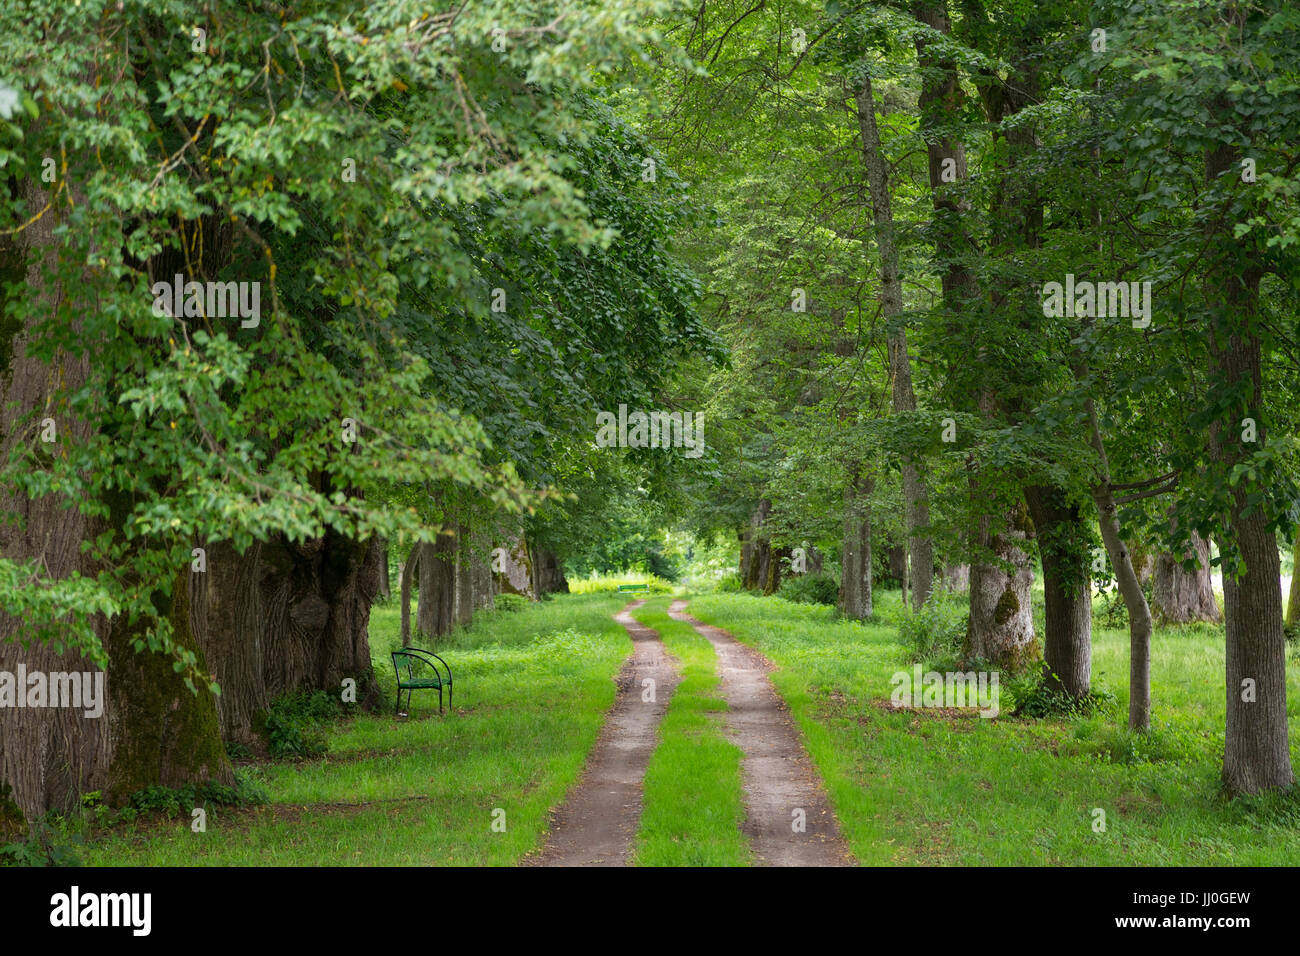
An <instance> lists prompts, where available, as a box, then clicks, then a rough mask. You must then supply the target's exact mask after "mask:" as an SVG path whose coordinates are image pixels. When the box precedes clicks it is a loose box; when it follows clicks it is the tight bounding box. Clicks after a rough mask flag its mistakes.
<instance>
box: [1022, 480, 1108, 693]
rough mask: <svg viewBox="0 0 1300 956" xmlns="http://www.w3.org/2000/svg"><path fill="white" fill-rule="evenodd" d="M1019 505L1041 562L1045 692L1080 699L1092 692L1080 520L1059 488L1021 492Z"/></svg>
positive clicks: (1088, 583)
mask: <svg viewBox="0 0 1300 956" xmlns="http://www.w3.org/2000/svg"><path fill="white" fill-rule="evenodd" d="M1025 503H1026V504H1027V505H1028V506H1029V514H1030V516H1031V517H1032V519H1033V522H1034V533H1035V536H1036V537H1037V539H1038V550H1039V554H1040V556H1041V557H1042V562H1043V591H1044V603H1045V605H1046V618H1045V621H1044V625H1045V627H1044V631H1045V635H1044V639H1043V663H1044V665H1045V667H1046V678H1047V686H1048V687H1051V688H1053V689H1055V690H1057V691H1059V692H1061V693H1063V694H1066V695H1067V696H1069V697H1073V698H1076V699H1077V698H1082V697H1086V696H1087V694H1088V692H1089V691H1090V690H1091V687H1092V579H1091V577H1090V575H1089V567H1088V565H1089V559H1090V555H1089V553H1088V547H1087V541H1088V535H1087V532H1086V531H1085V529H1084V523H1083V518H1082V516H1081V515H1080V514H1079V509H1078V507H1077V506H1076V505H1074V504H1072V503H1071V502H1069V501H1068V499H1067V497H1066V495H1065V493H1064V492H1063V491H1062V490H1061V489H1059V488H1051V487H1043V486H1036V485H1031V486H1029V487H1026V488H1025Z"/></svg>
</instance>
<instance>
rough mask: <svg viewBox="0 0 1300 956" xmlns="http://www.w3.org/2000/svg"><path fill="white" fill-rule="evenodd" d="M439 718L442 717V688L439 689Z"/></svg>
mask: <svg viewBox="0 0 1300 956" xmlns="http://www.w3.org/2000/svg"><path fill="white" fill-rule="evenodd" d="M438 716H439V717H441V716H442V688H441V687H439V688H438Z"/></svg>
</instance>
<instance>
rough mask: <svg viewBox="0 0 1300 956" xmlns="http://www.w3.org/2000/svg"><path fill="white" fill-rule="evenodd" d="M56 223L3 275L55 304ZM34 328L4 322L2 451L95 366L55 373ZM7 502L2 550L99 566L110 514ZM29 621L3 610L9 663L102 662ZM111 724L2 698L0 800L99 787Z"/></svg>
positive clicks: (48, 219) (30, 236) (31, 814)
mask: <svg viewBox="0 0 1300 956" xmlns="http://www.w3.org/2000/svg"><path fill="white" fill-rule="evenodd" d="M18 188H19V189H20V190H21V197H22V198H23V200H24V201H25V202H26V204H27V215H35V214H36V213H37V212H38V211H39V210H40V209H41V208H42V207H43V206H44V205H45V202H46V198H47V197H46V194H45V191H44V190H42V189H41V188H40V186H39V184H37V183H35V182H33V181H31V180H24V181H23V183H22V184H21V185H20V186H19V187H18ZM27 215H24V216H23V218H24V219H26V218H27ZM56 225H58V219H57V216H56V214H55V213H54V212H53V211H51V212H49V213H47V214H46V215H44V216H42V217H40V218H39V219H37V220H36V221H35V222H33V223H32V224H31V225H30V226H29V227H28V228H27V229H26V230H24V231H23V232H22V233H20V234H19V236H18V241H10V240H8V239H4V238H0V280H4V281H8V282H14V283H18V284H21V283H23V282H24V280H25V281H26V289H27V294H28V295H30V296H32V297H34V298H35V299H36V300H37V301H38V302H40V303H41V304H42V306H45V307H48V308H49V309H50V310H51V311H52V310H53V309H54V308H55V304H56V303H57V302H59V301H62V300H64V299H65V298H72V297H75V295H76V292H75V290H70V289H63V288H57V287H55V288H51V287H47V286H46V285H45V280H44V276H43V268H44V267H45V266H46V265H49V266H53V264H54V260H55V256H56V246H55V239H54V235H53V230H54V227H55V226H56ZM29 254H31V255H32V258H31V260H30V265H28V261H29V260H28V255H29ZM3 295H4V287H3V285H0V297H3ZM2 304H3V301H2V299H0V305H2ZM93 307H94V303H93V302H87V303H85V308H86V309H90V308H93ZM30 331H31V330H30V329H28V328H22V327H19V326H17V325H16V323H15V324H13V325H7V326H0V372H2V374H3V377H2V378H0V426H2V427H3V439H2V441H0V455H2V456H3V458H4V459H7V458H8V457H9V454H10V452H11V451H12V450H13V449H14V448H15V447H16V446H17V445H19V444H21V443H24V442H35V441H36V440H37V438H36V433H35V426H34V425H33V424H32V423H31V422H27V423H25V427H20V425H22V424H24V423H22V422H21V420H22V419H23V418H24V417H25V416H27V415H28V414H29V413H31V412H33V411H37V410H40V409H46V408H57V407H59V406H60V405H61V403H62V401H63V400H62V398H61V397H60V396H61V395H62V394H63V393H68V392H72V391H75V390H76V389H79V388H81V387H83V386H84V385H85V382H86V380H87V377H88V375H89V371H90V360H89V358H87V357H81V358H76V359H74V358H73V357H71V356H64V357H62V358H61V359H60V362H59V373H58V375H57V376H56V375H52V374H51V370H50V368H49V367H48V366H47V365H46V364H45V363H44V362H41V361H38V360H37V359H35V358H32V357H31V356H29V355H28V354H27V339H28V336H29V334H30ZM56 425H57V428H58V438H59V442H60V443H62V442H85V441H86V440H87V439H88V438H89V437H90V434H91V426H90V425H89V424H88V423H87V422H84V421H80V420H76V419H73V418H71V417H68V416H60V417H56ZM55 447H57V445H56V446H55ZM0 511H2V512H3V513H4V514H5V515H6V516H7V519H8V520H6V521H4V522H0V555H3V556H4V557H6V558H10V559H12V560H15V561H26V560H40V561H43V562H44V565H45V567H46V568H47V569H48V574H49V576H50V577H51V578H53V579H62V578H66V577H68V576H70V575H71V574H73V573H77V574H81V575H85V576H90V577H93V576H94V575H95V574H97V573H98V569H97V568H95V567H93V566H92V565H91V564H90V562H89V561H88V560H87V558H86V556H85V555H83V554H82V553H81V542H82V541H84V540H86V539H87V538H90V537H92V536H94V535H95V534H98V533H100V532H102V531H103V530H104V526H103V523H102V522H100V521H97V520H96V521H92V520H90V519H87V518H86V517H85V516H83V515H82V514H81V513H80V512H78V511H77V510H76V508H75V507H74V506H73V502H69V501H61V500H59V499H58V498H57V497H55V496H49V497H45V498H41V499H38V500H35V501H33V500H31V499H29V498H27V497H26V496H25V495H19V494H12V493H8V492H7V491H4V490H3V489H0ZM96 630H97V633H98V634H99V635H100V637H101V639H102V638H103V637H104V635H105V633H106V630H107V626H106V622H99V624H98V626H97V628H96ZM20 631H21V624H20V622H19V621H17V620H16V619H14V618H12V617H9V616H8V615H0V670H4V671H8V672H10V673H15V672H16V671H17V668H18V665H19V664H23V665H25V666H26V667H27V669H28V670H29V671H43V672H45V673H53V672H80V671H92V670H95V668H93V667H92V666H91V665H90V663H89V662H88V661H87V660H85V659H84V658H82V657H81V656H80V655H79V654H75V653H66V654H61V653H56V652H55V651H53V650H52V649H51V648H50V647H49V646H48V645H45V644H40V643H33V644H32V645H31V646H30V647H28V648H24V647H22V646H21V645H20V644H18V643H17V638H18V636H19V634H20ZM104 680H105V686H106V687H107V685H108V684H111V682H112V678H111V676H109V675H105V678H104ZM109 706H110V707H111V702H110V705H109ZM108 730H109V712H106V713H105V714H104V716H102V717H100V718H98V719H95V718H87V717H85V716H84V714H83V711H81V710H74V709H71V708H58V707H33V708H26V707H24V708H10V707H6V708H0V804H2V803H3V799H2V798H3V795H4V793H5V789H6V787H7V788H8V790H9V794H10V797H9V798H10V799H11V800H12V801H13V802H14V804H15V805H16V806H17V807H18V809H19V810H20V811H21V812H22V813H23V815H24V816H25V817H26V818H27V819H28V820H34V819H36V818H37V817H39V816H41V815H42V814H44V813H45V812H46V811H48V810H60V811H64V812H67V811H71V810H74V809H76V808H77V807H78V806H79V805H80V797H79V795H80V794H81V793H83V792H86V791H89V790H100V789H102V788H103V786H104V784H105V782H106V780H107V771H108V762H109V755H110V739H109V732H108Z"/></svg>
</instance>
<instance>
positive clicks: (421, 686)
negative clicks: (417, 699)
mask: <svg viewBox="0 0 1300 956" xmlns="http://www.w3.org/2000/svg"><path fill="white" fill-rule="evenodd" d="M435 661H436V662H439V663H441V664H442V666H443V669H444V670H445V671H446V676H445V677H444V676H443V672H442V671H440V670H438V664H437V663H435ZM393 670H395V671H397V708H396V712H397V715H398V716H399V717H400V716H401V715H402V691H406V709H407V711H410V709H411V693H412V692H413V691H417V690H437V691H438V713H439V714H441V713H442V689H443V688H444V687H446V688H447V709H448V710H450V709H451V668H450V667H449V666H448V665H447V662H446V661H444V660H443V659H442V658H441V657H439V656H438V655H437V654H435V653H433V651H426V650H421V649H420V648H418V647H403V648H402V649H401V650H400V651H393ZM402 671H406V676H405V677H403V676H402Z"/></svg>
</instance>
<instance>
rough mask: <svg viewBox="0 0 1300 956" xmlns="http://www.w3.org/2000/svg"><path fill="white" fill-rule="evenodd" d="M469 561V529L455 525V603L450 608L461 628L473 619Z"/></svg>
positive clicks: (465, 526)
mask: <svg viewBox="0 0 1300 956" xmlns="http://www.w3.org/2000/svg"><path fill="white" fill-rule="evenodd" d="M471 559H472V555H471V553H470V538H469V527H468V526H467V525H463V524H458V525H456V568H455V574H454V577H455V579H456V603H455V606H454V607H453V608H452V619H453V620H454V621H455V622H456V624H458V625H460V626H461V627H464V626H467V625H468V624H469V622H470V621H471V620H472V619H473V617H474V581H473V578H472V577H471V564H470V562H471Z"/></svg>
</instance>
